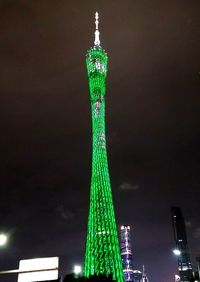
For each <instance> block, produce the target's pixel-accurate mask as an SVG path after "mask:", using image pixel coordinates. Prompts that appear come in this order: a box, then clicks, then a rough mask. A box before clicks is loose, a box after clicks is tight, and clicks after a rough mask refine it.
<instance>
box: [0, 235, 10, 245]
mask: <svg viewBox="0 0 200 282" xmlns="http://www.w3.org/2000/svg"><path fill="white" fill-rule="evenodd" d="M7 240H8V238H7V236H6V235H5V234H0V246H4V245H5V244H6V242H7Z"/></svg>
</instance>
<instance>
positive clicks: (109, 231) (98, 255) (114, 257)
mask: <svg viewBox="0 0 200 282" xmlns="http://www.w3.org/2000/svg"><path fill="white" fill-rule="evenodd" d="M95 19H96V20H95V23H96V31H95V41H94V46H93V47H92V48H91V49H90V50H89V51H88V52H87V54H86V65H87V72H88V78H89V91H90V100H91V110H92V141H93V142H92V177H91V190H90V208H89V218H88V231H87V242H86V254H85V267H84V275H85V276H86V277H89V276H90V275H101V274H103V275H106V276H109V275H112V277H113V279H115V280H117V281H118V282H123V281H124V276H123V270H122V261H121V256H120V248H119V241H118V234H117V228H116V222H115V214H114V206H113V200H112V191H111V184H110V177H109V170H108V161H107V151H106V136H105V93H106V75H107V54H106V52H105V51H104V50H103V49H102V47H101V46H100V39H99V30H98V24H99V21H98V13H96V14H95Z"/></svg>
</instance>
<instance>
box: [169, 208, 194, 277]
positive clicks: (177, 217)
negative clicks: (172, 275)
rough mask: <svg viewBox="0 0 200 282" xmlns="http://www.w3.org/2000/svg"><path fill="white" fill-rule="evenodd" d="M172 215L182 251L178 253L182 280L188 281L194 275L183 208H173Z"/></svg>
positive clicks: (175, 234) (177, 246)
mask: <svg viewBox="0 0 200 282" xmlns="http://www.w3.org/2000/svg"><path fill="white" fill-rule="evenodd" d="M171 215H172V225H173V231H174V240H175V244H176V249H177V250H179V251H180V252H179V254H177V260H178V271H179V275H180V279H181V280H180V281H184V282H187V281H189V278H190V277H191V276H192V266H191V261H190V255H189V250H188V243H187V236H186V230H185V221H184V218H183V216H182V212H181V209H180V208H178V207H172V208H171Z"/></svg>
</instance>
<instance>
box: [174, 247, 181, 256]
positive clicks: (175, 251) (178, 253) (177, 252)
mask: <svg viewBox="0 0 200 282" xmlns="http://www.w3.org/2000/svg"><path fill="white" fill-rule="evenodd" d="M173 253H174V254H175V255H176V256H180V255H181V251H180V250H179V249H174V250H173Z"/></svg>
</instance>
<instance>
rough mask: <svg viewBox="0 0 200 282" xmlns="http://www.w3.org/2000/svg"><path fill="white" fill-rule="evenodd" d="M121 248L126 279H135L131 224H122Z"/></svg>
mask: <svg viewBox="0 0 200 282" xmlns="http://www.w3.org/2000/svg"><path fill="white" fill-rule="evenodd" d="M120 238H121V240H120V249H121V258H122V267H123V272H124V279H125V281H133V255H132V249H131V230H130V226H129V225H122V226H121V230H120Z"/></svg>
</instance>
